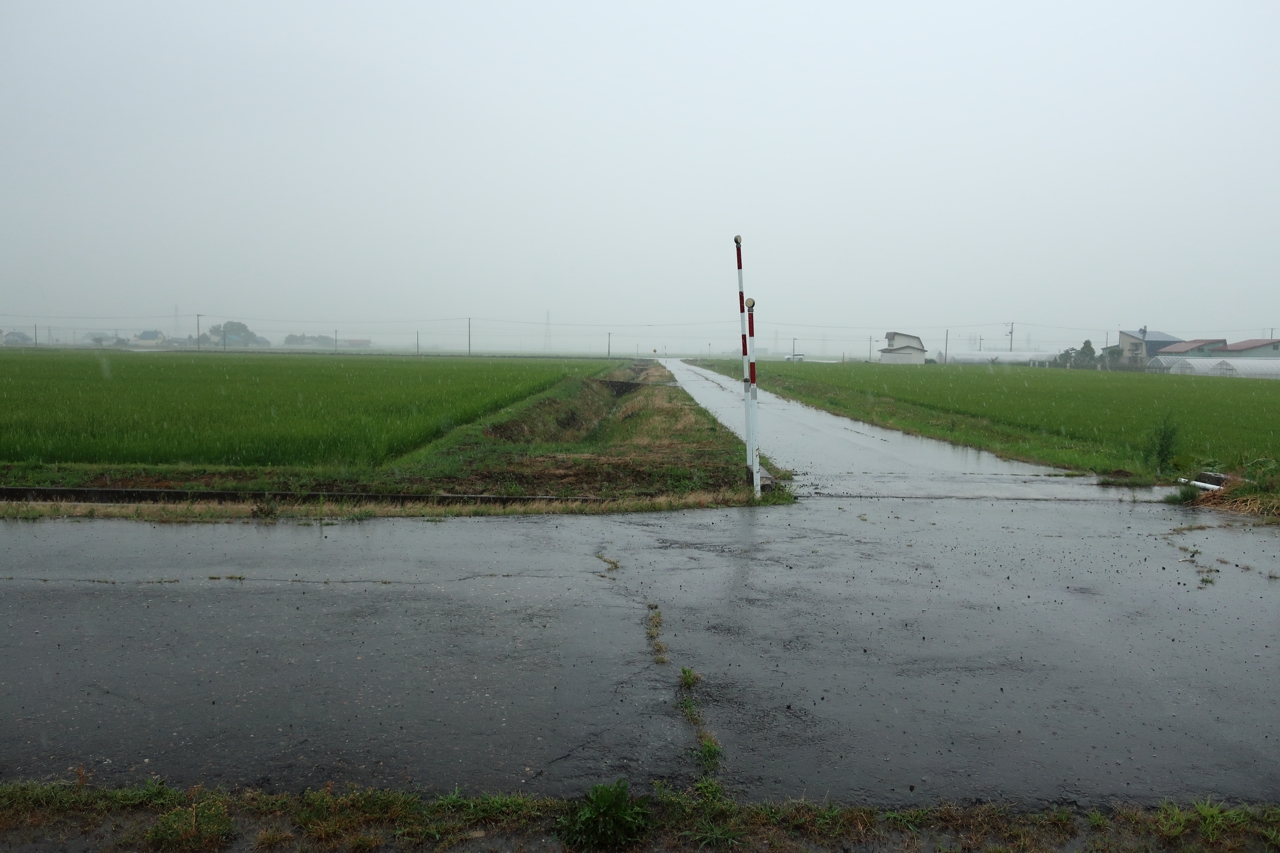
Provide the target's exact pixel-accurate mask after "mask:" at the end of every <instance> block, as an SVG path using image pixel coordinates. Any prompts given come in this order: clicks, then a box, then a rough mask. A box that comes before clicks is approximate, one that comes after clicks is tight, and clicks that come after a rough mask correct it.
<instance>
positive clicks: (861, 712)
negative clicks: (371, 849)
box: [0, 392, 1280, 804]
mask: <svg viewBox="0 0 1280 853" xmlns="http://www.w3.org/2000/svg"><path fill="white" fill-rule="evenodd" d="M700 393H701V392H700ZM726 393H728V392H726ZM794 429H798V428H793V432H794ZM859 429H861V427H859ZM801 433H802V434H801V435H799V437H798V438H797V443H799V444H801V445H803V444H804V440H805V435H803V431H801ZM786 450H787V448H786V447H783V446H777V447H775V448H774V450H773V451H772V452H773V455H774V456H775V457H777V458H779V461H780V462H782V464H787V463H788V461H792V462H794V461H795V458H796V457H797V456H798V452H797V454H796V456H793V457H791V458H787V453H786V452H785V451H786ZM766 452H770V448H769V447H768V446H766ZM997 461H998V460H997ZM981 464H982V465H987V464H988V462H987V461H985V460H984V461H982V462H981ZM959 467H960V468H961V469H962V470H961V471H960V472H959V473H958V474H956V475H955V478H958V479H959V480H960V481H961V482H963V481H964V476H963V475H964V470H963V469H964V467H965V466H959ZM1028 467H1029V466H1028ZM844 470H852V469H844ZM983 470H985V471H986V473H985V474H983V475H982V476H981V477H978V478H974V480H975V482H984V483H985V485H983V486H982V488H985V489H989V490H991V491H993V492H995V491H999V490H1000V489H1005V488H1007V489H1008V490H1009V492H1010V493H1011V496H1000V495H998V494H991V495H989V496H988V497H986V498H983V499H977V498H975V497H974V496H973V495H971V494H958V495H956V496H946V495H945V494H944V495H939V496H934V497H928V498H922V497H885V496H875V495H870V496H863V497H848V496H845V497H815V498H811V499H806V500H804V501H802V502H801V503H800V504H798V505H796V506H791V507H774V508H757V509H731V510H706V511H691V512H682V513H675V514H670V515H662V516H657V515H630V516H615V517H608V518H589V517H536V518H518V519H517V518H498V519H453V520H448V521H445V522H427V521H421V520H390V519H388V520H371V521H365V522H361V523H343V524H339V525H336V526H325V527H321V526H303V525H297V524H293V523H286V522H282V523H279V524H276V525H259V524H229V525H189V526H155V525H149V524H143V523H132V522H118V521H56V522H47V521H46V522H36V523H31V522H4V523H3V524H0V561H2V564H3V568H0V578H4V579H3V580H0V625H3V627H4V631H3V634H0V720H3V726H2V727H0V776H2V777H3V778H5V779H15V778H47V777H55V776H59V777H66V776H67V775H68V768H72V767H75V766H77V765H80V764H84V765H85V767H86V768H87V769H89V770H90V771H92V772H94V773H95V774H97V775H96V779H97V780H98V781H100V782H107V783H118V782H124V781H126V780H136V779H140V778H142V777H144V776H147V775H151V774H153V773H156V774H160V775H163V776H165V777H166V778H168V779H169V780H170V781H171V782H172V783H174V784H181V785H189V784H195V783H197V782H204V783H206V784H223V785H260V786H265V787H268V788H273V789H290V790H297V789H301V788H303V787H306V786H314V785H321V784H324V783H325V782H328V781H334V782H337V783H339V784H342V783H345V782H356V783H359V784H367V785H394V786H411V787H415V788H421V789H424V790H427V791H440V790H445V789H452V788H453V787H454V786H455V785H458V786H461V787H462V788H463V789H464V790H468V791H481V790H490V791H492V790H506V791H511V790H526V791H532V792H538V793H547V794H558V795H573V794H577V793H580V792H582V791H583V790H584V789H585V788H586V787H587V786H589V785H590V784H593V783H595V782H598V781H604V780H612V779H614V778H617V777H618V776H627V777H629V778H631V779H633V780H636V781H639V782H643V781H646V780H648V779H652V778H675V779H690V778H692V776H693V774H694V772H695V765H694V762H693V760H692V758H691V755H690V750H691V748H692V747H693V745H694V733H693V730H692V728H691V727H690V726H689V725H688V724H687V723H685V722H684V720H683V718H682V717H681V716H680V715H679V713H678V711H677V709H676V707H675V702H676V699H677V696H678V691H677V687H676V680H677V675H678V672H679V667H681V666H689V667H692V668H693V669H695V670H697V671H699V672H701V673H702V674H703V675H704V676H705V678H704V681H703V683H702V685H700V687H699V695H700V700H701V701H702V702H703V705H704V709H705V716H706V719H707V726H708V728H710V729H711V730H713V731H715V732H716V734H717V736H718V737H719V739H720V740H721V741H722V743H723V744H724V747H725V762H724V765H723V769H722V772H721V776H722V778H723V779H724V781H725V782H726V783H727V785H728V786H729V788H730V789H731V790H733V791H735V792H736V793H738V794H740V795H743V796H747V797H755V798H759V797H783V796H800V795H806V796H809V797H811V798H819V797H822V796H831V797H833V798H837V799H841V800H859V801H868V802H872V803H879V804H900V803H919V804H930V803H935V802H937V801H938V800H939V799H957V800H972V799H986V798H998V799H1008V800H1012V801H1015V802H1019V803H1026V804H1039V803H1042V802H1045V801H1057V800H1070V801H1076V802H1080V803H1100V802H1108V801H1111V800H1114V799H1117V798H1123V799H1125V800H1134V801H1141V802H1152V801H1157V800H1159V799H1161V798H1163V797H1166V796H1168V797H1175V798H1189V797H1192V796H1202V795H1204V794H1213V795H1215V796H1218V797H1232V798H1243V799H1251V800H1267V799H1270V800H1275V799H1277V798H1278V797H1280V769H1278V766H1280V765H1278V764H1277V760H1276V759H1277V756H1278V755H1280V749H1278V747H1280V743H1278V740H1277V739H1278V738H1280V724H1278V723H1277V719H1280V715H1277V701H1278V700H1280V679H1278V678H1277V673H1278V672H1280V580H1270V579H1269V578H1268V573H1270V572H1274V573H1276V574H1280V531H1277V530H1276V529H1275V528H1270V529H1267V528H1260V527H1253V526H1249V525H1246V524H1242V523H1240V520H1239V519H1235V518H1231V517H1228V516H1223V515H1215V514H1211V513H1205V512H1196V511H1190V510H1184V509H1180V508H1175V507H1169V506H1166V505H1163V504H1154V503H1145V502H1134V501H1131V500H1130V499H1129V496H1128V494H1127V493H1125V494H1123V495H1116V494H1114V493H1106V492H1102V491H1101V490H1096V489H1092V488H1089V487H1085V486H1083V484H1080V483H1078V482H1072V481H1063V480H1061V479H1058V478H1037V477H1036V476H1035V475H1036V474H1037V473H1041V472H1038V471H1035V470H1033V471H1024V472H1021V473H1020V474H1015V475H1012V476H1010V477H1009V478H1008V479H1001V478H1000V477H999V476H998V475H999V474H1000V473H1001V469H1000V468H999V466H995V467H992V468H987V469H983ZM804 476H805V477H809V478H813V477H814V476H815V475H814V474H812V473H810V474H806V475H804ZM955 478H953V479H955ZM1024 481H1025V482H1024ZM801 482H802V484H803V483H804V482H806V480H804V479H802V480H801ZM1037 483H1039V484H1042V485H1044V486H1045V490H1046V491H1048V492H1058V490H1062V489H1065V490H1067V493H1064V494H1058V495H1054V494H1047V495H1041V494H1037V493H1035V492H1034V491H1033V492H1032V493H1031V494H1030V495H1027V494H1025V493H1024V490H1026V489H1028V488H1031V486H1032V485H1034V484H1037ZM1029 484H1031V485H1029ZM949 488H953V489H955V490H956V491H958V492H963V489H960V488H959V487H958V486H951V487H949ZM832 491H836V490H834V489H833V490H832ZM1100 495H1102V496H1104V498H1103V499H1098V496H1100ZM1046 497H1057V498H1059V499H1053V500H1048V499H1044V498H1046ZM1117 497H1120V498H1121V499H1117ZM1061 498H1067V499H1066V500H1063V499H1061ZM1201 525H1205V527H1204V528H1203V529H1180V528H1187V527H1200V526H1201ZM1184 549H1185V550H1184ZM598 554H600V555H603V556H604V557H607V558H609V559H611V560H616V561H617V562H618V565H619V567H618V568H617V569H616V570H611V569H610V568H609V565H608V564H607V563H606V562H605V561H604V560H602V559H600V558H599V557H598V556H597V555H598ZM1181 561H1186V562H1181ZM1197 569H1200V570H1201V572H1207V573H1205V574H1202V573H1201V572H1198V571H1197ZM1208 570H1216V571H1208ZM232 575H236V576H239V575H243V576H244V579H243V580H238V579H228V578H229V576H232ZM211 576H215V577H218V578H219V579H218V580H213V579H210V577H211ZM1202 577H1208V578H1212V579H1213V581H1214V582H1213V583H1212V584H1208V585H1204V584H1201V583H1200V580H1201V578H1202ZM649 604H655V605H658V606H659V607H660V609H661V612H662V614H663V617H664V626H663V632H662V640H663V641H664V642H665V643H666V644H667V645H668V647H669V652H668V655H669V657H670V659H671V662H670V663H669V664H667V665H659V664H655V663H654V662H653V656H652V653H651V652H650V650H649V649H648V646H647V640H646V637H645V633H644V620H645V617H646V614H647V613H648V609H647V608H648V605H649Z"/></svg>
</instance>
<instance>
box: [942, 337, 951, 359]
mask: <svg viewBox="0 0 1280 853" xmlns="http://www.w3.org/2000/svg"><path fill="white" fill-rule="evenodd" d="M950 349H951V330H950V329H947V336H946V337H945V338H943V339H942V363H943V364H946V363H947V353H948V352H949V351H950Z"/></svg>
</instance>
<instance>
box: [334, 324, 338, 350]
mask: <svg viewBox="0 0 1280 853" xmlns="http://www.w3.org/2000/svg"><path fill="white" fill-rule="evenodd" d="M333 354H334V355H337V354H338V330H337V329H334V330H333Z"/></svg>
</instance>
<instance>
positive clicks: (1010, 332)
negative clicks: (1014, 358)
mask: <svg viewBox="0 0 1280 853" xmlns="http://www.w3.org/2000/svg"><path fill="white" fill-rule="evenodd" d="M1009 352H1013V324H1012V323H1010V324H1009Z"/></svg>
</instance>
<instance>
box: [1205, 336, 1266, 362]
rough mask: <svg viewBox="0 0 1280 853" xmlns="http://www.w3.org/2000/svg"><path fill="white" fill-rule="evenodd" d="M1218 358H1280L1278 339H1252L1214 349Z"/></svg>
mask: <svg viewBox="0 0 1280 853" xmlns="http://www.w3.org/2000/svg"><path fill="white" fill-rule="evenodd" d="M1213 354H1214V355H1216V356H1218V357H1219V358H1221V357H1223V356H1226V357H1228V358H1280V338H1253V339H1252V340H1248V341H1241V342H1240V343H1238V344H1226V345H1225V346H1220V347H1217V348H1216V349H1214V351H1213Z"/></svg>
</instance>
